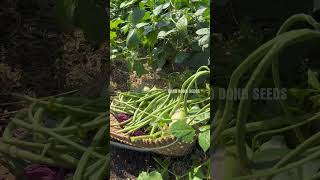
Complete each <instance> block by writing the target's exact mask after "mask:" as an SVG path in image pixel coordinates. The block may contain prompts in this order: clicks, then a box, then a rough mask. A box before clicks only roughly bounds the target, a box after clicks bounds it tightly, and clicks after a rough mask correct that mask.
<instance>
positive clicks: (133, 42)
mask: <svg viewBox="0 0 320 180" xmlns="http://www.w3.org/2000/svg"><path fill="white" fill-rule="evenodd" d="M139 43H140V39H139V36H138V33H137V31H136V29H132V30H130V32H129V33H128V36H127V47H128V48H135V47H137V46H138V45H139Z"/></svg>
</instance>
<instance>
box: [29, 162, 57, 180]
mask: <svg viewBox="0 0 320 180" xmlns="http://www.w3.org/2000/svg"><path fill="white" fill-rule="evenodd" d="M24 175H25V176H26V179H27V180H35V179H37V180H57V179H60V178H58V177H57V173H56V171H54V170H52V169H50V168H49V167H47V166H45V165H39V164H32V165H29V166H27V167H26V168H24Z"/></svg>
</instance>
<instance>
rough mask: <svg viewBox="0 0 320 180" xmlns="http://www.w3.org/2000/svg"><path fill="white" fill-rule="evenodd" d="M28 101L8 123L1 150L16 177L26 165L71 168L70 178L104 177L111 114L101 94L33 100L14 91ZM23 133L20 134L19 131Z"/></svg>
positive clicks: (78, 179)
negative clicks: (71, 176)
mask: <svg viewBox="0 0 320 180" xmlns="http://www.w3.org/2000/svg"><path fill="white" fill-rule="evenodd" d="M15 96H17V97H19V98H21V99H23V100H25V101H27V102H29V104H30V105H29V107H28V108H25V109H22V110H21V111H20V112H18V114H17V115H16V116H15V117H14V118H13V119H12V121H11V122H10V123H9V125H8V126H7V127H6V129H5V131H4V134H3V137H2V138H1V142H0V153H1V155H2V156H4V157H5V159H8V160H9V161H8V166H9V167H8V168H9V169H10V170H11V171H12V172H13V174H15V175H16V178H17V179H24V172H23V168H24V167H26V166H27V165H30V164H43V165H47V166H50V167H58V168H66V169H70V170H71V171H72V170H75V173H74V175H73V179H76V180H81V179H86V180H87V179H94V180H99V179H101V180H102V179H106V178H107V177H108V171H109V170H108V166H109V160H110V157H109V153H108V138H109V134H108V132H109V131H108V128H109V116H108V115H109V113H107V112H105V109H106V104H107V103H106V102H105V99H97V100H88V99H86V98H80V97H60V98H48V99H36V98H32V97H29V96H23V95H19V94H15ZM22 129H23V131H24V132H26V133H25V134H26V135H24V136H23V137H19V136H17V133H16V132H17V131H21V130H22Z"/></svg>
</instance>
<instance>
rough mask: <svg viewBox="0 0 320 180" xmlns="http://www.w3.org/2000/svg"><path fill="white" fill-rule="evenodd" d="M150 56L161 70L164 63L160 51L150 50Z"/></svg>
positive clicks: (156, 49) (163, 57) (162, 54)
mask: <svg viewBox="0 0 320 180" xmlns="http://www.w3.org/2000/svg"><path fill="white" fill-rule="evenodd" d="M152 56H153V58H154V59H155V61H156V63H157V67H159V68H162V67H163V66H164V64H165V63H166V60H165V56H164V53H163V50H162V49H158V48H154V49H153V50H152Z"/></svg>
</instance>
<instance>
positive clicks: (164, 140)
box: [110, 114, 196, 156]
mask: <svg viewBox="0 0 320 180" xmlns="http://www.w3.org/2000/svg"><path fill="white" fill-rule="evenodd" d="M117 124H118V121H117V120H116V118H115V117H114V116H113V115H112V114H110V136H111V138H112V139H115V140H118V141H120V142H121V143H124V144H127V145H131V146H135V147H140V148H157V147H162V146H166V145H169V144H172V143H174V142H175V141H176V138H175V137H174V136H172V135H169V136H164V137H161V138H157V139H143V140H137V141H134V142H133V141H131V140H130V136H129V135H126V134H124V133H118V132H117V131H119V130H120V129H122V128H121V127H120V126H118V125H117ZM195 142H196V141H195V140H194V141H193V142H192V143H186V142H182V141H178V142H176V143H174V144H172V145H170V146H168V147H166V148H163V149H158V150H153V152H155V153H158V154H163V155H168V156H184V155H186V154H188V153H189V152H191V150H192V147H193V146H194V144H195Z"/></svg>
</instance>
